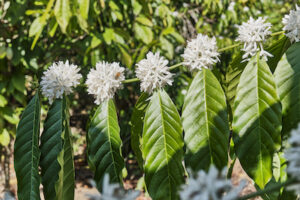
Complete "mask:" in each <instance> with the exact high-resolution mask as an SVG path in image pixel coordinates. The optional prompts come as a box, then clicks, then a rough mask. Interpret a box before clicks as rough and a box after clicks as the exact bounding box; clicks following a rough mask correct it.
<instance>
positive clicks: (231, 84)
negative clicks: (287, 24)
mask: <svg viewBox="0 0 300 200" xmlns="http://www.w3.org/2000/svg"><path fill="white" fill-rule="evenodd" d="M289 45H290V42H289V39H288V38H287V37H285V36H284V37H282V38H281V39H280V40H277V41H276V42H275V43H273V44H272V45H271V46H270V47H268V48H266V51H268V52H269V53H271V54H272V55H273V57H270V58H269V59H268V62H267V63H268V66H269V68H270V70H271V71H272V72H274V70H275V68H276V66H277V63H278V62H279V60H280V58H281V56H282V55H283V53H284V52H285V50H286V49H287V48H288V47H289ZM242 55H243V53H242V52H241V53H238V54H237V55H236V56H235V57H234V59H233V60H232V62H231V63H230V64H229V66H228V68H227V72H226V86H227V87H226V97H227V100H228V102H229V105H230V108H231V112H233V111H232V108H233V104H234V99H235V96H236V89H237V86H238V84H239V81H240V76H241V74H242V72H243V70H244V69H245V67H246V65H247V62H242V60H243V59H242Z"/></svg>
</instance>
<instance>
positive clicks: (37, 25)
mask: <svg viewBox="0 0 300 200" xmlns="http://www.w3.org/2000/svg"><path fill="white" fill-rule="evenodd" d="M41 19H42V18H41V17H37V18H35V20H34V21H33V22H32V24H31V25H30V29H29V37H32V36H34V35H36V34H37V33H38V32H41V31H42V29H43V27H44V24H42V22H41Z"/></svg>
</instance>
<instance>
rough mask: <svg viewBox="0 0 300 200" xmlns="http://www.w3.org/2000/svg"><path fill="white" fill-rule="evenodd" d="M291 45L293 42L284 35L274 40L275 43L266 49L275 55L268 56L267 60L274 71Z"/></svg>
mask: <svg viewBox="0 0 300 200" xmlns="http://www.w3.org/2000/svg"><path fill="white" fill-rule="evenodd" d="M290 46H291V43H290V40H289V38H287V37H286V36H283V37H282V38H280V39H279V40H277V41H276V42H274V44H272V45H271V46H270V47H269V48H267V49H266V51H267V52H270V53H271V54H272V55H273V57H269V58H268V62H267V63H268V66H269V67H270V70H271V71H272V72H274V71H275V69H276V67H277V64H278V62H279V61H280V58H281V57H282V55H283V54H284V52H285V51H286V50H287V49H288V48H289V47H290Z"/></svg>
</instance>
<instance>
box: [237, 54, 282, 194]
mask: <svg viewBox="0 0 300 200" xmlns="http://www.w3.org/2000/svg"><path fill="white" fill-rule="evenodd" d="M233 108H234V113H233V125H232V128H233V139H234V144H235V153H236V155H237V157H238V158H239V160H240V162H241V164H242V166H243V169H244V170H245V171H246V172H247V174H248V175H249V176H250V177H251V178H252V179H253V180H254V181H255V183H256V184H257V185H258V186H259V187H260V188H261V189H263V188H264V186H265V185H266V184H267V183H268V182H269V180H270V179H271V178H272V159H273V155H274V152H275V151H276V150H278V149H279V148H280V145H281V137H280V132H281V105H280V102H279V98H278V95H277V93H276V86H275V81H274V78H273V75H272V73H271V71H270V69H269V67H268V65H267V63H266V62H265V61H262V60H260V59H259V55H257V56H255V57H253V58H252V59H251V60H250V62H249V63H248V64H247V66H246V68H245V69H244V71H243V73H242V75H241V78H240V83H239V85H238V87H237V95H236V99H235V102H234V107H233Z"/></svg>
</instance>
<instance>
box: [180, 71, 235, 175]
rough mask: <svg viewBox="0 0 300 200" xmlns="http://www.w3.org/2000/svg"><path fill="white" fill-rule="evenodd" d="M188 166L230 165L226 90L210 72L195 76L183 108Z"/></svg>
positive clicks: (202, 72)
mask: <svg viewBox="0 0 300 200" xmlns="http://www.w3.org/2000/svg"><path fill="white" fill-rule="evenodd" d="M182 124H183V128H184V132H185V135H184V142H185V144H186V155H185V163H186V166H187V167H191V168H192V169H193V170H195V171H198V170H200V169H205V170H208V168H209V166H210V165H211V164H214V165H215V166H217V167H218V168H219V169H222V168H223V167H224V166H226V165H227V162H228V156H227V155H228V142H229V124H228V115H227V105H226V98H225V94H224V92H223V89H222V87H221V85H220V83H219V81H218V80H217V78H216V77H215V76H214V74H213V73H212V72H211V71H210V70H209V69H203V70H201V71H199V72H198V73H197V75H196V76H195V78H194V80H193V82H192V84H191V86H190V88H189V90H188V93H187V95H186V98H185V100H184V105H183V113H182Z"/></svg>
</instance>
